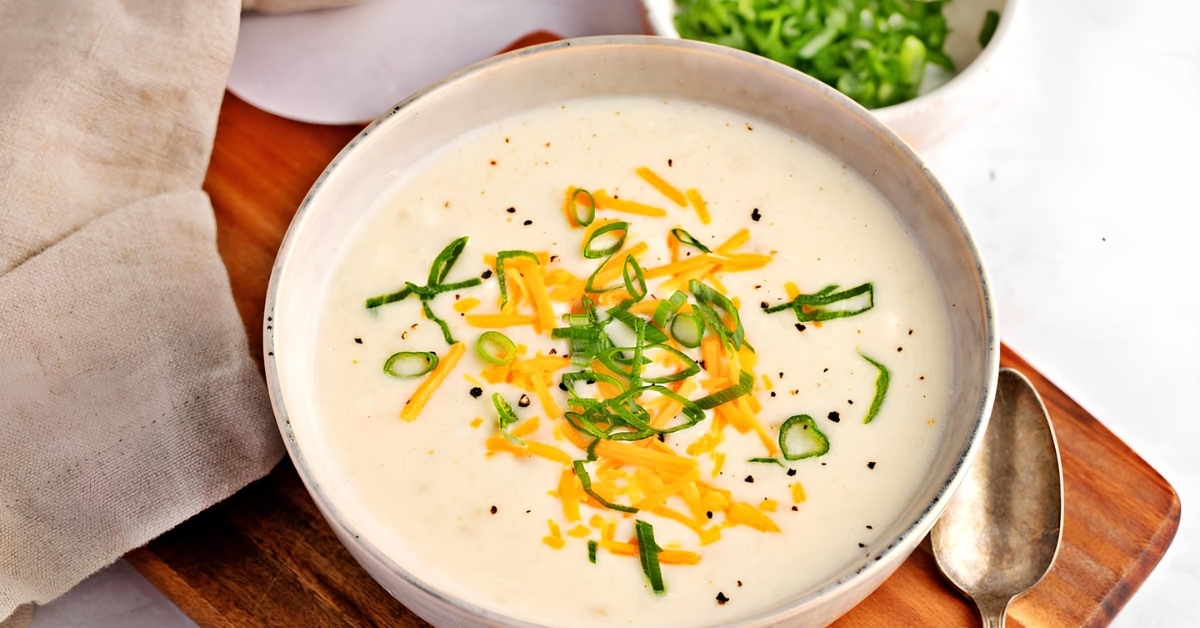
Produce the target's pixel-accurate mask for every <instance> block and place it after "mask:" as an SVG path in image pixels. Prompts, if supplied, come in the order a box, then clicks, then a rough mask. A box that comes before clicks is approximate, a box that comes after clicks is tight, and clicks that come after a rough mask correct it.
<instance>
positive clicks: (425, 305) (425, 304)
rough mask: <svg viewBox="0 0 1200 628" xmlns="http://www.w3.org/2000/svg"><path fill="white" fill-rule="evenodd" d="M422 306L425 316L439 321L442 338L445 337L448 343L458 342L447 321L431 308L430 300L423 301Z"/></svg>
mask: <svg viewBox="0 0 1200 628" xmlns="http://www.w3.org/2000/svg"><path fill="white" fill-rule="evenodd" d="M421 308H422V309H424V310H425V318H428V319H429V320H431V321H433V322H435V323H437V326H438V327H440V328H441V329H442V338H443V339H445V341H446V344H448V345H452V344H454V343H455V342H458V341H457V340H455V339H454V336H452V335H450V326H449V325H447V324H446V321H444V320H442V319H440V318H438V317H437V315H436V314H434V313H433V310H432V309H430V308H429V301H421Z"/></svg>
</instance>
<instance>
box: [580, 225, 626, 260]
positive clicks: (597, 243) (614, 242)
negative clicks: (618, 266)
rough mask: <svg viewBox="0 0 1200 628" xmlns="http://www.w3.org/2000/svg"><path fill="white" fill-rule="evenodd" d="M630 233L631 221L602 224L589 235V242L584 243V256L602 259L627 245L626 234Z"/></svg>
mask: <svg viewBox="0 0 1200 628" xmlns="http://www.w3.org/2000/svg"><path fill="white" fill-rule="evenodd" d="M612 232H618V233H612ZM628 234H629V223H627V222H625V221H623V220H618V221H617V222H610V223H608V224H606V225H602V226H601V227H599V228H598V229H596V230H595V231H593V232H592V234H591V235H590V236H588V240H587V243H585V244H584V245H583V256H584V257H586V258H587V259H600V258H601V257H606V256H609V255H612V254H613V253H616V252H617V251H619V250H621V247H622V246H625V236H627V235H628Z"/></svg>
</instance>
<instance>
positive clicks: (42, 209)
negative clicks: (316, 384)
mask: <svg viewBox="0 0 1200 628" xmlns="http://www.w3.org/2000/svg"><path fill="white" fill-rule="evenodd" d="M240 10H241V5H240V3H239V2H238V1H237V0H206V1H205V2H191V1H188V0H172V1H168V0H31V1H26V2H9V3H0V620H3V619H4V618H6V617H8V616H9V615H10V614H12V613H13V612H14V610H15V609H17V608H18V607H21V606H22V605H24V604H25V603H28V602H38V603H44V602H46V601H48V600H50V599H53V598H54V597H57V596H58V595H60V594H62V593H63V592H65V591H66V590H68V589H69V588H71V587H72V586H74V585H75V584H76V583H78V582H79V581H80V580H82V579H83V578H85V577H87V576H88V575H90V574H91V573H93V572H94V571H96V570H97V569H99V568H101V567H103V566H105V565H107V564H109V563H111V562H113V561H114V560H116V559H117V558H119V557H120V556H121V555H122V554H124V553H125V552H127V551H129V550H130V549H133V548H135V547H138V546H140V545H142V544H144V543H146V542H147V541H149V540H150V539H152V538H154V537H155V536H157V535H159V534H161V533H162V532H164V531H166V530H168V529H170V528H172V527H173V526H175V525H176V524H178V523H179V522H181V521H183V520H184V519H186V518H188V517H190V516H191V515H193V514H195V513H197V512H199V511H200V510H203V509H204V508H206V507H208V506H209V505H211V504H213V503H215V502H217V501H219V500H221V499H223V498H225V497H227V496H229V495H230V494H232V493H233V492H234V491H236V490H237V489H239V488H240V487H242V486H244V485H245V484H247V483H249V482H250V481H252V480H254V479H256V478H259V477H261V476H262V475H264V474H266V473H267V472H268V471H269V470H270V469H271V468H272V467H273V466H274V464H275V463H276V462H277V461H278V460H279V459H280V458H281V456H282V454H283V448H282V443H281V442H280V440H279V436H278V432H277V431H276V429H275V425H274V421H273V419H272V417H271V412H270V408H269V404H268V401H267V397H266V392H265V388H264V386H263V381H262V378H261V376H260V374H259V372H258V369H257V367H256V365H255V364H254V362H253V361H252V360H251V359H250V357H249V353H248V351H247V339H246V337H245V332H244V328H243V326H242V322H241V320H240V318H239V317H238V314H237V310H236V308H235V306H234V302H233V297H232V294H231V292H230V285H229V278H228V275H227V273H226V270H225V267H224V266H223V265H222V263H221V259H220V257H219V256H218V255H217V250H216V246H215V244H216V243H215V237H216V236H215V233H216V230H215V225H214V220H213V214H212V207H211V204H210V203H209V201H208V197H207V196H206V195H205V194H204V193H203V192H201V191H200V186H201V183H202V182H203V179H204V173H205V170H206V169H207V165H208V159H209V156H210V153H211V150H212V141H213V137H214V134H215V129H216V119H217V113H218V110H219V106H220V102H221V99H222V96H223V93H224V85H225V79H226V76H227V73H228V71H229V66H230V63H231V61H232V58H233V52H234V47H235V44H236V38H237V26H238V19H239V14H240ZM257 341H258V340H257V339H253V342H257ZM22 608H27V607H22ZM21 612H22V613H25V612H26V611H24V610H22V611H21Z"/></svg>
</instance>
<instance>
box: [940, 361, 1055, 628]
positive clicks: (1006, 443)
mask: <svg viewBox="0 0 1200 628" xmlns="http://www.w3.org/2000/svg"><path fill="white" fill-rule="evenodd" d="M1062 520H1063V497H1062V467H1061V466H1060V463H1059V459H1058V443H1057V441H1056V440H1055V438H1054V429H1053V428H1052V427H1051V426H1050V418H1049V416H1048V415H1047V414H1046V407H1045V406H1044V405H1043V404H1042V399H1041V397H1039V396H1038V394H1037V391H1036V390H1034V388H1033V385H1032V384H1030V383H1029V380H1028V379H1025V376H1024V375H1022V374H1020V373H1019V372H1017V371H1014V370H1012V369H1007V368H1006V369H1001V371H1000V380H999V384H998V386H997V391H996V403H995V406H994V407H993V409H992V416H991V419H990V421H989V422H988V427H987V433H986V434H985V435H984V439H983V446H982V448H981V449H980V451H979V455H978V457H977V458H976V459H975V463H974V464H972V465H971V469H970V470H969V471H968V472H967V475H966V477H964V478H963V483H962V485H961V486H960V487H959V488H958V492H957V493H955V494H954V498H953V499H951V500H950V504H949V506H948V507H947V508H946V512H945V514H943V515H942V518H941V519H939V520H938V522H937V524H936V525H934V527H933V534H932V537H931V541H932V543H933V555H934V557H935V558H936V559H937V563H938V567H939V568H941V570H942V573H943V574H944V575H945V576H946V578H947V579H948V580H950V582H952V583H954V586H956V587H958V589H959V590H960V591H962V592H963V593H964V594H966V595H967V596H968V597H970V598H971V599H973V600H975V605H976V606H978V607H979V613H980V615H981V616H982V617H983V626H984V628H1003V626H1004V618H1005V613H1006V611H1007V610H1008V605H1009V603H1010V602H1012V600H1013V599H1014V598H1016V597H1017V596H1020V595H1021V594H1023V593H1025V592H1026V591H1028V590H1029V589H1031V588H1033V586H1034V585H1036V584H1037V583H1038V582H1040V581H1041V579H1042V578H1043V577H1044V576H1045V575H1046V572H1048V571H1050V566H1051V565H1053V564H1054V557H1055V556H1056V555H1057V554H1058V545H1059V541H1060V540H1061V539H1062Z"/></svg>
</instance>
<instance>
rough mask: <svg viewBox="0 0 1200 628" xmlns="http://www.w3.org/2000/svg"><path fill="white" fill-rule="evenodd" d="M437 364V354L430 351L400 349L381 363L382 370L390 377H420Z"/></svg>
mask: <svg viewBox="0 0 1200 628" xmlns="http://www.w3.org/2000/svg"><path fill="white" fill-rule="evenodd" d="M437 365H438V357H437V354H436V353H434V352H432V351H401V352H399V353H393V354H392V356H391V357H389V358H388V359H387V361H386V362H384V363H383V372H384V373H387V374H388V375H391V376H392V377H404V378H408V377H420V376H422V375H424V374H426V373H428V372H429V371H432V370H433V369H434V368H436V367H437Z"/></svg>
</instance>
